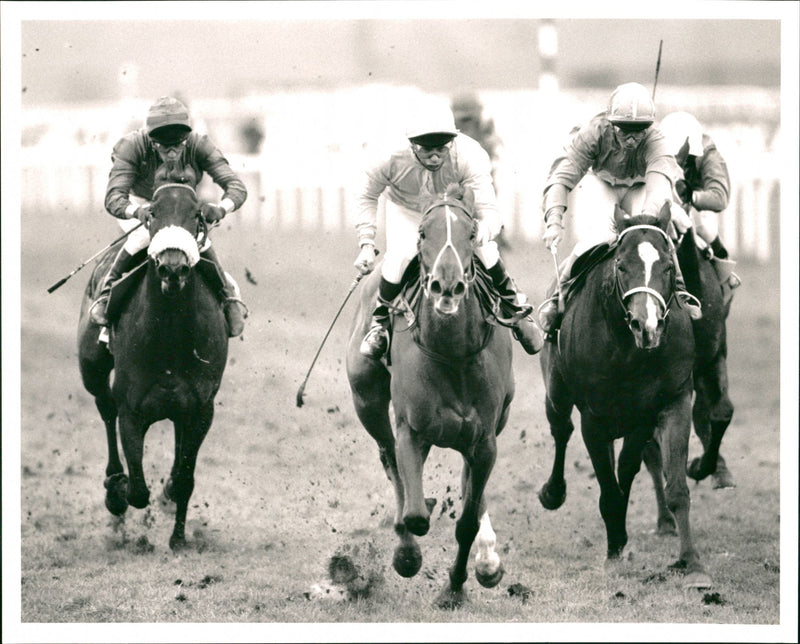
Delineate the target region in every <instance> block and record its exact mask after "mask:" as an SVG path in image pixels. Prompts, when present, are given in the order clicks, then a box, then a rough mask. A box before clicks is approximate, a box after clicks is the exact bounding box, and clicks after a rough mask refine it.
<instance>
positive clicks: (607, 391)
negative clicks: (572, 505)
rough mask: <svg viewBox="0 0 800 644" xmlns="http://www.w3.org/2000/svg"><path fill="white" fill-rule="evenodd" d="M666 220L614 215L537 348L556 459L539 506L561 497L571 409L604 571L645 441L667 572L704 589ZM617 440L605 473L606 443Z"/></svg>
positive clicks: (685, 344)
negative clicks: (590, 484) (660, 509)
mask: <svg viewBox="0 0 800 644" xmlns="http://www.w3.org/2000/svg"><path fill="white" fill-rule="evenodd" d="M669 221H670V211H669V205H668V204H666V205H665V206H664V208H662V210H661V212H660V214H659V216H658V217H648V216H643V215H640V216H637V217H631V216H629V215H627V213H624V212H623V211H622V210H621V209H619V208H617V209H616V212H615V224H616V230H617V231H618V238H617V240H616V242H615V243H614V244H613V245H612V247H611V250H610V252H609V254H608V255H607V256H606V257H605V258H604V259H602V260H601V261H599V262H598V263H597V264H596V265H595V266H594V267H593V268H592V269H591V270H589V271H588V273H587V274H586V276H585V283H584V284H583V286H582V287H581V288H580V289H579V290H577V292H576V293H575V294H574V295H573V296H572V297H571V298H568V301H567V304H566V308H565V311H564V318H563V321H562V324H561V329H560V331H559V336H558V344H557V346H556V345H553V344H552V343H547V346H546V347H545V349H544V350H543V352H542V360H541V364H542V373H543V375H544V381H545V387H546V390H547V397H546V401H545V407H546V412H547V419H548V421H549V423H550V431H551V433H552V435H553V438H554V441H555V448H556V451H555V458H554V462H553V470H552V473H551V475H550V478H549V480H548V481H547V483H546V484H545V485H544V486H543V488H542V490H541V492H540V494H539V499H540V500H541V502H542V505H543V506H544V507H545V508H547V509H556V508H558V507H560V505H561V504H562V503H563V502H564V499H565V498H566V482H565V481H564V457H565V452H566V446H567V442H568V441H569V437H570V435H571V434H572V431H573V425H572V421H571V418H570V416H571V412H572V408H573V406H575V407H577V408H578V410H579V411H580V416H581V434H582V435H583V440H584V443H585V445H586V448H587V450H588V452H589V456H590V457H591V460H592V465H593V467H594V471H595V474H596V476H597V481H598V484H599V485H600V513H601V515H602V517H603V521H604V522H605V526H606V535H607V539H608V551H607V559H608V561H609V563H614V562H615V561H617V560H619V559H620V558H621V555H622V553H623V550H624V548H625V545H626V544H627V542H628V534H627V530H626V515H627V507H628V498H629V495H630V490H631V485H632V483H633V480H634V477H635V476H636V474H637V472H638V471H639V469H640V467H641V462H642V452H643V450H644V448H645V446H646V445H647V443H648V442H649V441H651V440H652V439H653V438H655V439H656V440H657V441H658V443H659V445H660V448H661V453H662V455H663V457H664V469H665V472H666V479H667V490H666V503H667V506H668V507H669V509H670V511H671V512H672V513H673V514H674V516H675V518H676V519H677V523H678V531H679V533H680V538H681V546H680V559H679V562H678V563H677V564H676V566H675V567H676V568H679V569H681V570H682V571H683V572H685V573H686V577H685V580H684V585H685V586H686V587H698V588H704V587H708V586H709V585H710V583H711V579H710V577H709V576H708V575H707V574H706V572H705V570H704V567H703V565H702V563H701V561H700V556H699V554H698V552H697V550H696V549H695V546H694V543H693V540H692V535H691V529H690V523H689V487H688V485H687V482H686V461H687V454H688V449H689V434H690V432H691V404H692V401H691V399H692V368H693V364H694V351H695V348H694V337H693V334H692V327H691V321H690V319H689V316H688V315H687V313H686V312H685V311H684V310H683V309H682V308H680V307H679V305H678V304H677V301H676V299H675V298H674V286H675V284H674V281H675V273H674V267H673V264H672V258H671V253H670V243H669V238H668V237H667V233H666V230H667V226H668V224H669ZM620 438H621V439H623V442H622V449H621V452H620V455H619V463H618V467H617V472H616V473H615V471H614V466H615V454H614V441H615V440H616V439H620Z"/></svg>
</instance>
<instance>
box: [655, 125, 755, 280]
mask: <svg viewBox="0 0 800 644" xmlns="http://www.w3.org/2000/svg"><path fill="white" fill-rule="evenodd" d="M660 128H661V131H662V132H663V133H664V136H665V137H666V139H667V148H668V149H669V151H670V152H671V153H672V154H674V155H675V160H676V161H677V162H678V165H679V166H680V168H681V170H682V171H683V178H682V179H679V180H678V181H677V182H676V184H675V195H676V197H677V200H676V201H677V203H675V204H674V206H673V207H674V208H679V207H680V208H683V210H684V211H685V212H686V213H687V214H688V215H689V216H690V217H691V220H692V224H694V229H695V232H696V234H697V236H698V238H699V240H698V243H702V242H704V243H706V244H707V245H708V246H707V248H706V250H705V252H706V253H707V254H708V255H709V256H711V257H713V260H714V261H713V262H712V264H713V266H714V268H715V269H716V271H717V275H718V277H719V279H720V282H721V283H723V284H725V283H727V284H728V286H730V288H731V289H734V288H736V287H738V286H739V285H740V284H741V281H740V280H739V276H738V275H736V273H734V272H733V267H734V266H735V264H736V262H734V261H733V260H731V259H730V258H729V257H728V250H727V249H726V248H725V246H724V245H723V244H722V240H721V239H720V237H719V215H720V213H721V212H723V211H724V210H725V208H727V207H728V199H729V196H730V193H731V181H730V178H729V176H728V166H727V164H726V163H725V159H724V158H723V157H722V154H720V152H719V150H718V149H717V146H716V145H715V144H714V141H713V140H712V139H711V137H710V136H708V134H705V133H704V132H703V128H702V126H701V125H700V123H699V121H698V120H697V119H696V118H695V117H694V116H692V115H691V114H689V113H688V112H672V113H671V114H667V115H666V116H665V117H664V118H663V119H662V120H661V123H660Z"/></svg>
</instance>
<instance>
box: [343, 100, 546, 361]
mask: <svg viewBox="0 0 800 644" xmlns="http://www.w3.org/2000/svg"><path fill="white" fill-rule="evenodd" d="M406 138H407V139H408V143H407V144H406V145H405V146H402V147H399V148H398V149H395V150H394V151H392V152H390V153H389V154H388V155H386V156H385V157H383V158H381V159H379V160H378V161H377V162H375V163H374V164H372V165H371V166H370V167H369V168H368V169H367V172H366V177H365V182H364V185H363V188H362V190H361V192H360V196H359V209H360V212H359V215H358V220H357V222H356V230H357V231H358V244H359V246H360V247H361V252H360V253H359V255H358V257H357V259H356V261H355V267H356V268H357V269H358V270H359V271H361V273H362V274H367V273H370V272H371V271H372V270H373V268H374V266H375V234H376V229H377V226H376V221H377V213H378V199H379V197H380V196H381V195H384V196H385V198H386V199H385V201H386V254H385V256H384V260H383V264H382V267H381V280H380V285H379V287H378V297H377V303H376V307H375V310H374V312H373V316H372V326H371V327H370V329H369V331H368V333H367V335H366V336H365V338H364V341H363V342H362V343H361V353H362V354H363V355H366V356H369V357H372V358H375V359H380V358H381V357H382V356H383V355H384V353H385V352H386V350H387V349H388V347H389V317H390V313H389V306H390V304H391V302H392V301H393V300H394V299H395V298H396V297H397V296H398V295H400V292H401V291H402V288H403V284H402V278H403V273H404V271H405V269H406V267H407V266H408V264H409V262H410V261H411V260H412V259H413V258H414V257H415V256H416V254H417V236H418V230H419V225H420V222H421V219H422V213H421V212H420V209H421V203H420V202H421V195H422V194H423V192H427V193H430V194H441V193H443V192H444V191H445V189H446V188H447V186H448V185H449V184H453V183H457V184H459V185H460V186H462V187H468V188H470V189H471V190H472V191H473V193H474V195H475V209H476V218H477V219H478V233H477V242H476V243H477V247H476V250H475V253H476V254H477V255H478V257H479V258H480V259H481V261H482V262H483V265H484V266H485V267H486V268H487V270H488V273H489V275H490V276H491V278H492V280H493V282H494V285H495V286H496V287H497V290H498V291H499V293H500V295H501V296H503V297H504V298H508V301H513V302H514V303H515V305H517V306H519V307H520V308H522V309H524V311H526V312H527V313H526V315H528V314H530V312H531V311H532V307H531V306H530V305H529V304H527V298H526V297H525V295H524V294H522V293H520V292H518V291H517V288H516V285H515V284H514V282H513V280H512V279H511V278H510V277H509V275H508V273H507V272H506V269H505V266H504V265H503V262H502V260H501V259H500V254H499V252H498V250H497V244H496V243H495V242H494V241H493V240H494V239H495V237H496V236H497V235H498V233H499V232H500V230H501V228H502V223H501V219H500V214H499V213H498V211H497V205H496V199H495V192H494V188H493V187H492V177H491V165H490V162H489V157H488V155H487V154H486V152H485V151H484V150H483V148H481V146H480V144H479V143H478V142H477V141H475V140H474V139H472V138H470V137H468V136H466V135H464V134H460V133H459V131H458V130H457V129H456V127H455V123H454V121H453V113H452V112H451V111H450V109H449V107H445V106H435V107H433V108H432V109H429V110H426V111H425V112H423V113H422V114H420V115H419V117H418V120H417V122H415V123H414V124H413V125H412V127H411V128H409V129H408V130H407V131H406ZM423 188H424V190H423ZM513 333H514V337H516V338H517V339H518V340H519V341H520V343H521V344H522V346H523V347H524V348H525V350H526V351H527V352H528V353H529V354H534V353H536V352H538V351H539V349H541V346H542V340H543V339H542V336H541V332H540V330H539V329H538V328H537V327H536V326H535V324H534V323H533V322H532V320H531V319H530V318H529V317H524V316H523V318H522V319H521V320H520V321H519V322H518V323H517V324H516V325H515V326H514V327H513Z"/></svg>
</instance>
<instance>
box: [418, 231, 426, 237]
mask: <svg viewBox="0 0 800 644" xmlns="http://www.w3.org/2000/svg"><path fill="white" fill-rule="evenodd" d="M419 238H420V239H425V231H424V230H420V231H419Z"/></svg>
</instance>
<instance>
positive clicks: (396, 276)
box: [381, 199, 500, 284]
mask: <svg viewBox="0 0 800 644" xmlns="http://www.w3.org/2000/svg"><path fill="white" fill-rule="evenodd" d="M421 221H422V214H421V213H419V212H416V211H414V210H410V209H409V208H406V207H404V206H401V205H399V204H396V203H394V202H393V201H390V200H389V199H386V254H385V256H384V258H383V265H382V268H381V275H382V276H383V279H385V280H386V281H387V282H391V283H392V284H399V283H400V281H401V280H402V279H403V272H404V271H405V270H406V267H407V266H408V263H409V262H410V261H411V260H412V259H414V257H415V256H416V254H417V240H418V238H419V225H420V222H421ZM475 254H476V255H477V256H478V257H479V258H480V260H481V261H482V262H483V265H484V266H485V267H486V268H491V267H492V266H494V265H495V264H496V263H497V260H498V259H500V252H499V251H498V250H497V244H496V243H495V242H493V241H490V242H487V243H486V244H484V245H483V246H479V247H478V248H476V249H475Z"/></svg>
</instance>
